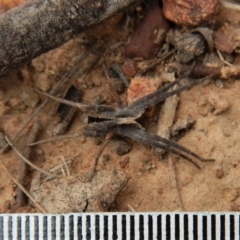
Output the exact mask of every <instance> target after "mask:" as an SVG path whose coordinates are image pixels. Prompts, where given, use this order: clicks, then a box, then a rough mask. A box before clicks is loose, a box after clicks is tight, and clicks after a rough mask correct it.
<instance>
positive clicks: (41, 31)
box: [0, 0, 138, 76]
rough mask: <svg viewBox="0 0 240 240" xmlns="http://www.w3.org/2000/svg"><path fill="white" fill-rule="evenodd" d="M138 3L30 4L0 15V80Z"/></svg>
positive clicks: (51, 0) (75, 0) (44, 0)
mask: <svg viewBox="0 0 240 240" xmlns="http://www.w3.org/2000/svg"><path fill="white" fill-rule="evenodd" d="M136 2H138V0H31V1H28V2H27V3H25V4H23V5H20V6H18V7H16V8H13V9H11V10H9V11H7V12H6V13H4V14H1V15H0V32H1V34H0V76H2V75H4V74H5V73H6V72H8V71H9V70H12V69H16V68H18V67H20V66H22V65H24V64H26V63H28V62H30V61H31V60H32V59H33V58H35V57H37V56H39V55H41V54H42V53H45V52H47V51H49V50H51V49H54V48H56V47H58V46H60V45H61V44H63V43H65V42H67V41H68V40H70V39H71V38H73V37H74V36H75V35H76V34H79V33H81V32H83V31H84V30H86V29H88V28H89V27H91V26H93V25H96V24H98V23H100V22H102V21H103V20H105V19H107V18H108V17H110V16H113V15H114V14H115V13H117V12H119V11H121V10H123V9H125V8H126V7H128V6H129V5H130V4H132V3H136Z"/></svg>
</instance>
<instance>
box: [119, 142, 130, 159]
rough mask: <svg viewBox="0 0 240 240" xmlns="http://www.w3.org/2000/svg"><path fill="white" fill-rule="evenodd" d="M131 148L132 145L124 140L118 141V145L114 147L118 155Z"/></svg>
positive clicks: (125, 152) (127, 151)
mask: <svg viewBox="0 0 240 240" xmlns="http://www.w3.org/2000/svg"><path fill="white" fill-rule="evenodd" d="M131 150H132V145H130V144H128V143H126V142H124V141H119V145H118V147H117V148H116V152H117V154H118V155H119V156H122V155H124V154H127V153H129V152H130V151H131Z"/></svg>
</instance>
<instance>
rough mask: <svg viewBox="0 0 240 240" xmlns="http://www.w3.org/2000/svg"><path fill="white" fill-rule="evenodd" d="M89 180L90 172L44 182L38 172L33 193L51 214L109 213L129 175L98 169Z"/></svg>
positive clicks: (34, 180)
mask: <svg viewBox="0 0 240 240" xmlns="http://www.w3.org/2000/svg"><path fill="white" fill-rule="evenodd" d="M88 179H89V175H88V174H86V173H82V174H81V173H79V174H77V175H71V176H65V177H61V178H56V179H52V180H46V181H43V180H41V175H40V174H38V175H36V176H35V178H34V179H33V181H32V184H31V189H30V192H31V193H32V195H33V197H34V198H35V200H36V202H37V203H39V204H40V205H41V206H43V207H44V208H45V209H46V210H47V212H49V213H69V212H78V213H79V212H106V211H108V210H109V208H110V207H111V205H112V203H113V202H114V200H115V197H116V195H117V194H118V193H119V191H120V190H121V189H122V188H123V187H124V186H125V185H126V184H127V182H128V180H129V176H128V175H127V174H125V173H124V172H123V171H97V172H96V173H95V175H94V177H93V178H92V181H91V182H89V181H88Z"/></svg>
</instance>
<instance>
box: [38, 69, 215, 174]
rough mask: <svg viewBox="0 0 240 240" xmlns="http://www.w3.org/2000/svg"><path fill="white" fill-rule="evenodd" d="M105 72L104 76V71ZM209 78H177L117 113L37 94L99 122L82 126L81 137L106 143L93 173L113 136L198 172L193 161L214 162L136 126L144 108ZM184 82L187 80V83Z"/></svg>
mask: <svg viewBox="0 0 240 240" xmlns="http://www.w3.org/2000/svg"><path fill="white" fill-rule="evenodd" d="M105 72H107V70H106V69H105ZM106 75H107V73H106ZM107 77H108V75H107ZM211 77H212V76H208V77H205V78H202V79H197V80H196V79H195V80H193V79H191V78H190V77H188V78H186V77H185V76H183V77H179V78H178V79H176V80H175V81H174V82H172V83H169V84H167V85H165V86H164V87H162V88H161V89H159V90H157V91H155V92H153V93H151V94H149V95H147V96H144V97H142V98H140V99H139V100H136V101H135V102H134V103H132V104H131V105H130V106H127V107H121V106H120V107H118V108H116V109H115V108H113V107H110V106H106V105H96V104H90V105H88V104H83V103H76V102H71V101H68V100H65V99H61V98H58V97H54V96H52V95H49V94H47V93H43V92H40V91H37V92H39V93H41V94H43V95H45V96H47V97H49V98H51V99H53V100H55V101H58V102H60V103H63V104H67V105H70V106H72V107H76V108H78V109H80V110H81V111H83V112H84V113H85V114H87V115H88V116H89V117H92V118H95V119H98V120H99V121H97V122H91V123H88V124H86V125H85V126H84V132H83V133H82V135H84V136H86V137H106V138H105V142H104V144H103V145H102V147H101V149H100V152H99V154H98V156H97V157H96V159H95V163H94V167H93V171H95V170H96V166H97V162H98V159H99V157H100V156H101V154H102V151H103V149H104V147H105V146H106V143H107V142H108V141H109V140H110V138H111V137H112V135H113V134H116V135H120V136H123V137H128V138H130V139H132V140H134V141H137V142H139V143H142V144H146V145H149V146H152V147H156V148H162V149H163V150H165V151H167V152H170V153H173V154H175V155H177V156H180V157H182V158H183V159H185V160H188V161H190V162H192V163H193V164H194V165H195V166H196V167H198V168H200V166H199V165H198V164H197V163H196V162H194V161H193V159H197V160H199V161H201V162H209V161H214V159H204V158H203V157H201V156H199V155H198V154H196V153H194V152H192V151H191V150H189V149H187V148H185V147H184V146H181V145H179V144H177V143H176V142H173V141H171V140H169V139H166V138H162V137H161V136H158V135H156V134H153V133H149V132H147V131H146V130H145V129H144V128H143V127H142V126H141V125H140V124H139V123H138V122H137V120H138V119H139V118H140V117H141V116H142V114H143V113H144V111H145V110H146V109H147V108H149V107H151V106H154V105H156V104H158V103H160V102H162V101H164V100H165V99H166V98H168V97H170V96H173V95H174V94H178V93H180V92H182V91H183V90H185V89H188V88H190V87H191V86H192V85H194V84H196V83H198V82H201V81H203V80H205V79H208V78H211ZM108 78H109V77H108ZM185 80H187V82H186V81H185ZM175 85H176V86H177V88H175V89H174V90H172V88H173V86H175Z"/></svg>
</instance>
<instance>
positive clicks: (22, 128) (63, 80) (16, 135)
mask: <svg viewBox="0 0 240 240" xmlns="http://www.w3.org/2000/svg"><path fill="white" fill-rule="evenodd" d="M96 46H97V43H95V44H93V46H91V47H90V48H89V49H87V50H86V51H85V52H83V53H81V54H80V55H79V56H78V57H77V59H76V61H75V64H74V67H73V68H72V69H71V70H70V71H68V72H67V73H65V74H64V76H63V77H62V79H61V80H60V81H59V82H58V83H57V84H56V85H55V86H54V87H53V89H52V90H51V91H50V94H55V93H56V92H57V90H58V89H59V88H60V87H61V86H62V85H63V84H64V83H65V82H67V81H68V79H69V78H71V77H72V76H73V75H74V74H75V72H77V70H78V69H79V64H80V63H81V62H82V61H83V60H84V59H85V58H86V57H87V56H88V54H89V53H90V52H91V51H93V50H94V48H95V47H96ZM48 101H49V99H48V98H47V99H45V100H44V101H43V102H42V103H41V105H40V106H39V107H38V108H37V109H36V110H35V111H34V113H33V114H32V115H31V117H30V118H29V119H28V120H27V122H25V123H24V124H23V126H22V127H21V128H20V129H19V130H18V131H17V133H16V134H15V135H14V136H13V137H12V138H11V142H12V141H13V140H14V139H15V138H17V137H18V136H19V135H20V134H21V132H22V131H23V130H24V129H25V128H26V126H27V125H28V124H29V123H30V122H31V121H32V119H33V118H34V117H35V116H36V115H37V114H38V113H39V111H40V110H41V109H42V108H43V107H44V106H45V105H46V104H47V103H48ZM7 147H8V144H6V145H5V147H3V148H2V149H1V150H0V154H2V153H3V152H4V151H5V150H6V149H7Z"/></svg>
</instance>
